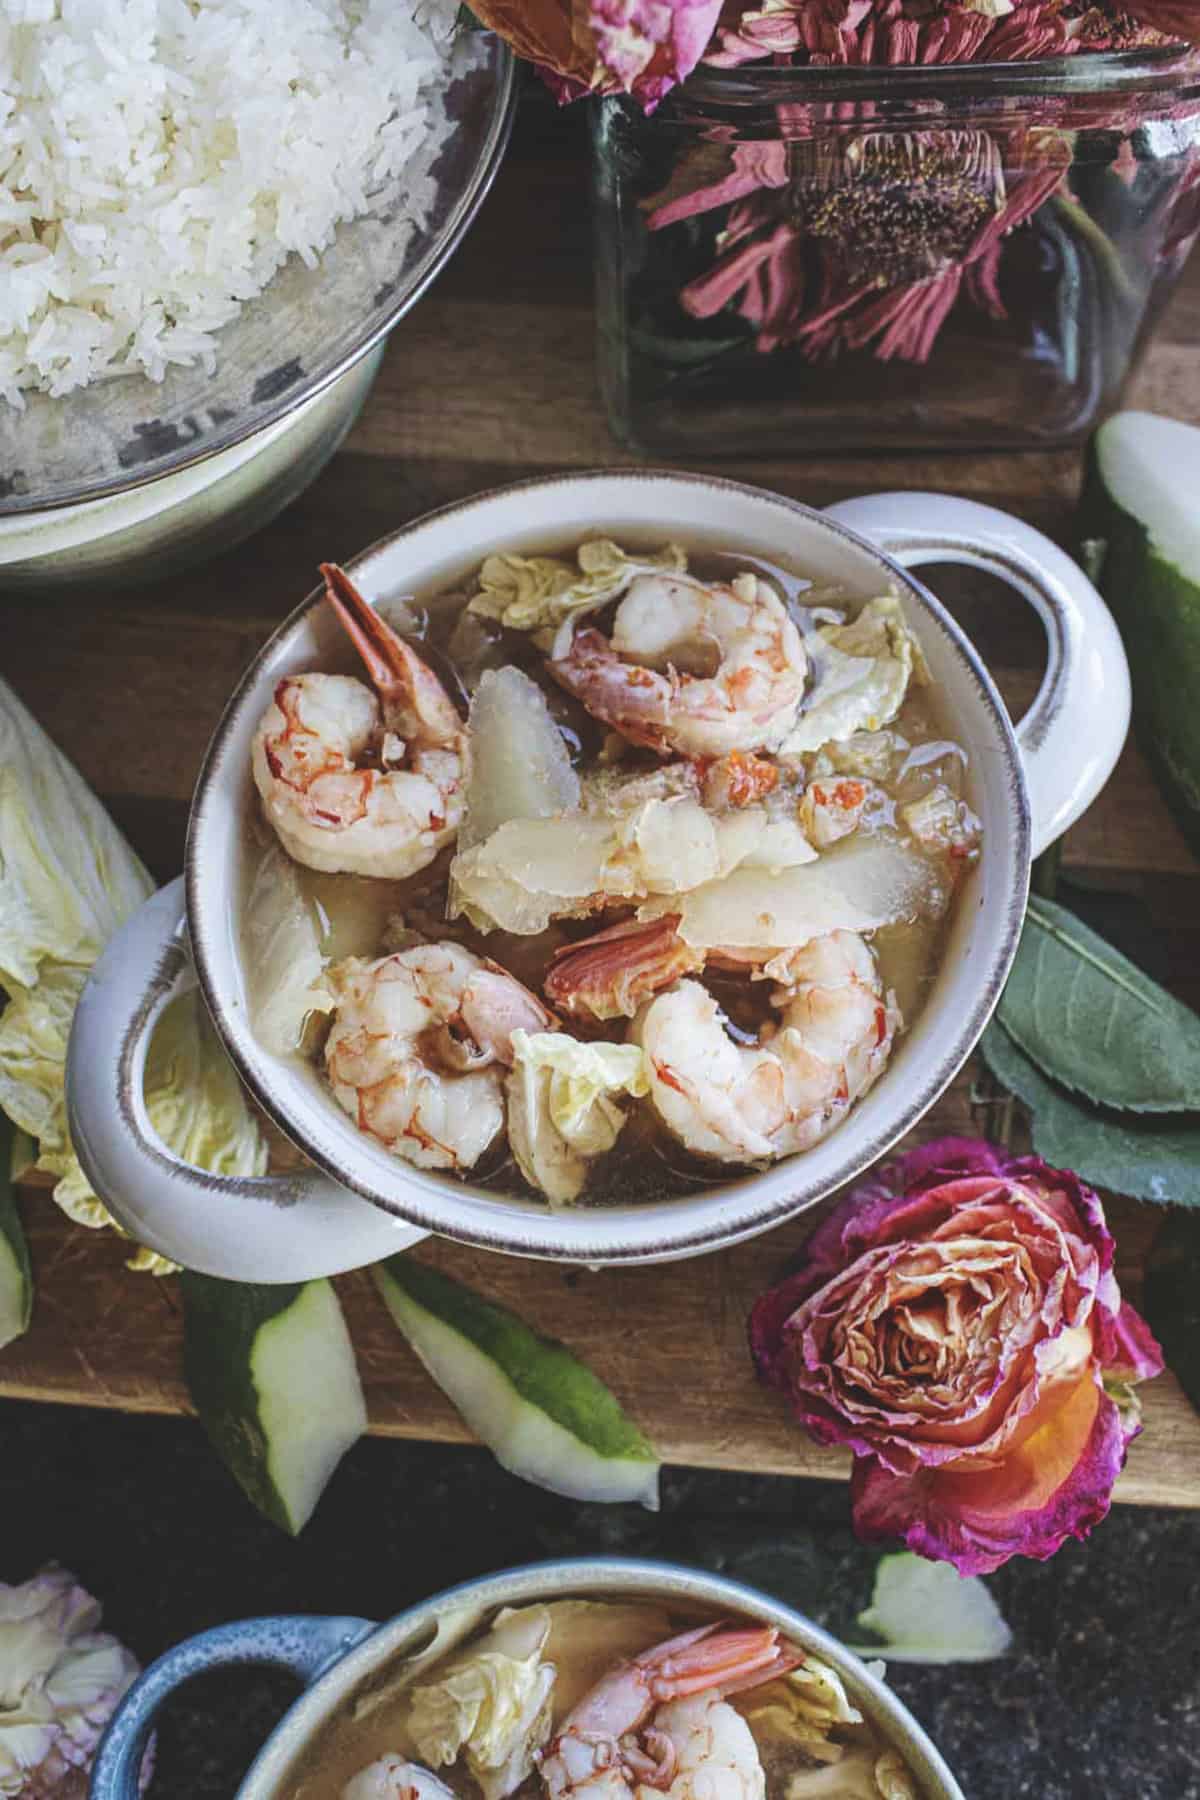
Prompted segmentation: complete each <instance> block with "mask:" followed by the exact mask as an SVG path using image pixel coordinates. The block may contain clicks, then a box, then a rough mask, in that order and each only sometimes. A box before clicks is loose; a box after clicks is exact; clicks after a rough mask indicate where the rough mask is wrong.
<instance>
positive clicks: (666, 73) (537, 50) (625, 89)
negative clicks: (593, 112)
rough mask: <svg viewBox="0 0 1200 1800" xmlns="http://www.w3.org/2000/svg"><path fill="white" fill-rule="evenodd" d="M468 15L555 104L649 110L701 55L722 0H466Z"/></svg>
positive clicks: (714, 24) (710, 34) (689, 69)
mask: <svg viewBox="0 0 1200 1800" xmlns="http://www.w3.org/2000/svg"><path fill="white" fill-rule="evenodd" d="M471 10H472V12H473V13H474V14H475V15H476V17H477V18H478V19H479V20H480V21H481V22H482V23H483V24H484V25H487V26H488V27H490V29H491V30H492V31H495V32H498V33H499V34H500V36H501V37H502V38H504V40H505V41H506V43H508V44H509V45H510V46H511V48H512V49H513V50H515V51H516V53H517V55H518V56H523V57H526V58H528V60H529V61H530V62H533V63H536V64H537V65H538V69H539V73H540V74H541V75H542V77H543V78H544V80H545V81H546V82H547V84H548V86H549V87H550V88H551V89H552V90H553V92H554V93H555V94H556V95H557V96H558V99H559V100H560V101H566V100H575V99H577V98H579V97H580V96H581V95H583V94H633V95H635V96H636V98H637V99H639V100H640V101H641V102H642V105H643V106H644V107H645V108H646V110H647V111H650V110H651V108H653V107H654V106H657V104H658V102H659V101H660V100H661V99H662V97H663V95H664V94H666V93H668V92H669V91H670V90H671V88H673V87H674V86H675V84H676V82H679V81H682V80H683V78H684V76H685V75H690V74H691V72H692V70H693V69H694V68H695V66H696V64H697V63H698V62H699V60H700V58H701V57H702V56H703V54H704V52H705V50H706V49H707V47H708V42H709V39H710V38H711V37H712V34H713V30H714V28H715V26H716V22H717V15H718V13H719V12H720V10H721V0H535V3H530V4H525V5H521V4H519V0H471Z"/></svg>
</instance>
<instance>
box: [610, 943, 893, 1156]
mask: <svg viewBox="0 0 1200 1800" xmlns="http://www.w3.org/2000/svg"><path fill="white" fill-rule="evenodd" d="M711 960H714V961H719V962H721V963H723V964H724V965H725V966H726V967H744V966H747V965H748V964H751V963H758V962H760V961H761V956H760V954H759V953H749V952H736V953H734V952H718V953H716V955H715V956H712V957H711ZM761 973H762V974H763V975H765V976H766V977H768V978H770V979H772V980H773V981H774V982H775V983H776V985H775V986H774V987H773V988H772V990H771V995H770V1000H771V1005H772V1008H773V1009H774V1010H775V1012H776V1013H777V1014H778V1018H777V1020H772V1021H771V1023H770V1024H768V1025H766V1026H764V1027H763V1029H762V1031H761V1032H760V1034H759V1037H758V1040H757V1041H756V1042H754V1043H752V1044H737V1043H735V1042H734V1041H733V1039H732V1038H731V1037H730V1036H729V1034H728V1032H727V1031H726V1030H725V1027H724V1019H723V1015H722V1013H721V1010H720V1008H719V1006H718V1005H717V1002H716V1001H715V1000H714V998H713V996H712V995H711V994H710V993H709V992H708V989H707V988H705V987H703V986H702V985H701V984H700V982H698V981H691V980H683V981H679V982H677V983H676V984H675V986H674V987H672V988H669V989H668V990H667V991H666V992H665V993H661V994H659V995H658V996H657V997H656V998H655V999H653V1000H651V1001H650V1003H649V1004H648V1006H646V1008H645V1009H644V1011H642V1012H641V1013H640V1014H639V1015H638V1017H637V1018H636V1019H635V1020H634V1022H633V1026H632V1028H631V1032H630V1035H631V1037H632V1038H633V1041H634V1042H635V1043H639V1044H640V1045H641V1046H642V1048H643V1050H644V1051H645V1052H646V1058H647V1070H646V1073H647V1076H648V1078H649V1082H650V1098H651V1101H652V1103H653V1105H654V1108H655V1110H656V1111H657V1113H658V1115H659V1117H660V1118H661V1119H662V1121H663V1123H664V1125H665V1126H666V1127H667V1129H668V1131H670V1132H671V1133H672V1134H673V1136H675V1137H676V1138H678V1139H679V1141H680V1143H682V1144H684V1145H685V1146H686V1147H687V1148H688V1149H689V1150H692V1151H694V1152H695V1153H696V1154H697V1155H699V1156H707V1157H714V1158H716V1159H717V1160H718V1161H720V1162H732V1163H746V1162H773V1161H775V1159H776V1158H778V1157H781V1156H790V1155H791V1154H792V1153H793V1152H795V1151H797V1150H807V1149H809V1148H810V1147H811V1146H812V1145H813V1144H815V1143H817V1142H818V1140H819V1139H820V1138H823V1137H825V1136H826V1134H827V1133H828V1132H830V1131H832V1130H833V1128H834V1126H835V1125H837V1124H839V1123H840V1121H841V1120H842V1119H843V1118H844V1117H845V1115H846V1113H847V1112H848V1111H849V1110H850V1108H851V1107H852V1106H853V1105H854V1103H855V1101H856V1100H859V1099H861V1097H862V1095H863V1094H865V1093H866V1092H867V1089H868V1088H869V1087H871V1085H872V1083H873V1082H874V1081H875V1080H876V1079H877V1078H878V1076H879V1075H880V1074H881V1072H882V1070H883V1069H884V1067H885V1066H886V1063H887V1060H888V1057H889V1056H890V1055H891V1050H892V1043H893V1041H894V1039H895V1035H896V1033H897V1031H899V1030H900V1029H901V1028H902V1025H903V1019H902V1018H901V1015H900V1010H899V1008H898V1006H897V1005H896V1000H895V996H894V995H893V994H888V995H887V996H886V997H885V996H884V993H883V989H882V984H881V982H880V979H879V973H878V970H877V969H876V967H875V959H874V957H873V956H872V954H871V951H870V950H869V948H868V947H867V945H866V944H865V943H864V942H863V940H862V938H860V937H858V936H857V935H856V934H855V933H854V932H851V931H834V932H830V933H829V934H828V935H827V936H826V937H820V938H814V939H813V941H812V942H811V943H809V944H805V945H804V946H803V947H802V948H800V949H797V950H785V951H781V952H779V953H777V954H776V955H774V956H773V957H770V958H769V959H768V960H767V961H766V962H765V964H763V966H762V969H761Z"/></svg>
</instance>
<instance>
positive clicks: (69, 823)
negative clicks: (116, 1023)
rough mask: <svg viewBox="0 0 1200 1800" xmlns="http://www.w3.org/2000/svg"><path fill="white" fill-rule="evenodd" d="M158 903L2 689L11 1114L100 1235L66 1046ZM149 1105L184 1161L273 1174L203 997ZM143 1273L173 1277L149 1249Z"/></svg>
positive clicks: (183, 1015)
mask: <svg viewBox="0 0 1200 1800" xmlns="http://www.w3.org/2000/svg"><path fill="white" fill-rule="evenodd" d="M153 891H154V884H153V882H152V881H151V879H150V876H149V875H148V874H147V872H146V870H145V869H144V868H143V866H142V864H141V862H140V861H139V860H138V858H137V857H136V856H135V855H134V853H133V851H132V850H131V848H130V847H129V845H128V844H127V843H126V841H125V839H124V838H123V837H122V835H121V833H120V832H119V831H118V830H117V828H116V826H115V825H114V824H113V822H112V820H111V819H110V818H109V816H108V814H107V812H106V811H105V810H104V808H103V806H101V804H100V802H99V800H98V799H97V798H96V796H95V794H93V793H92V790H91V789H90V788H89V787H88V785H87V783H86V782H85V781H84V780H83V778H82V777H81V776H80V774H79V773H78V771H77V770H76V769H75V768H74V767H73V765H72V764H71V763H70V762H68V761H67V758H66V757H65V756H64V755H63V754H62V752H61V751H60V750H59V749H58V748H57V747H56V745H55V744H53V743H52V742H51V740H50V738H49V737H47V735H46V733H45V732H44V731H43V730H42V728H41V726H40V725H38V723H37V722H36V720H35V719H34V718H33V717H32V715H31V714H30V713H29V712H28V711H27V710H26V708H25V707H24V706H23V705H22V703H21V702H20V700H18V699H17V696H16V695H15V694H14V693H13V691H12V689H11V688H10V687H8V685H7V684H6V683H5V682H4V681H2V680H0V993H2V995H3V1010H2V1011H0V1110H3V1111H4V1112H5V1113H7V1114H8V1116H9V1118H10V1119H11V1120H12V1121H13V1123H14V1124H15V1125H16V1126H18V1128H19V1129H21V1130H22V1131H27V1132H28V1133H29V1135H30V1136H31V1137H33V1138H35V1139H36V1140H37V1146H38V1159H37V1166H38V1168H39V1169H42V1170H44V1171H46V1172H48V1173H49V1174H52V1175H55V1176H57V1177H58V1181H57V1185H56V1187H55V1189H54V1198H55V1199H56V1200H57V1202H58V1204H59V1205H60V1206H61V1207H62V1208H63V1210H64V1211H65V1212H66V1213H68V1214H69V1216H70V1217H71V1218H72V1219H74V1220H76V1221H77V1222H78V1223H79V1224H81V1225H87V1226H90V1227H97V1226H105V1225H112V1224H113V1222H114V1221H113V1220H112V1218H111V1216H110V1215H109V1213H108V1211H107V1210H106V1208H105V1207H104V1206H103V1204H102V1203H101V1201H100V1200H99V1199H98V1198H97V1196H96V1195H95V1194H94V1193H93V1192H92V1190H91V1188H90V1187H89V1185H88V1182H87V1180H86V1177H85V1176H84V1173H83V1170H82V1169H81V1168H80V1166H79V1162H78V1159H77V1158H76V1156H75V1152H74V1150H73V1149H72V1147H71V1141H70V1138H69V1136H68V1133H67V1119H66V1102H65V1097H64V1092H63V1079H64V1073H65V1069H66V1059H67V1041H68V1038H69V1036H70V1031H71V1020H72V1018H73V1016H74V1012H75V1006H76V1003H77V1001H78V999H79V996H80V993H81V992H82V990H83V985H84V982H85V981H86V980H87V977H88V972H89V970H90V969H91V966H92V964H93V963H94V962H95V961H96V959H97V957H98V956H99V955H100V953H101V951H102V950H103V949H104V946H105V945H106V944H107V942H108V940H109V938H111V937H112V935H113V934H114V932H115V931H116V930H117V929H118V927H119V926H121V925H122V924H123V923H124V922H125V920H126V919H127V918H129V916H130V915H131V914H132V913H133V912H135V911H136V910H137V908H138V907H139V906H140V905H141V904H142V902H143V901H144V900H146V899H147V898H148V897H149V895H150V894H151V893H153ZM146 1101H147V1107H148V1110H149V1113H150V1118H151V1120H152V1122H153V1124H154V1127H155V1130H156V1131H157V1132H158V1133H159V1135H160V1136H161V1137H162V1139H163V1141H164V1143H166V1144H167V1146H168V1147H169V1148H170V1149H171V1150H173V1151H174V1152H175V1153H176V1154H177V1155H178V1156H181V1157H183V1158H184V1159H185V1160H187V1161H190V1162H193V1163H196V1164H197V1165H198V1166H199V1167H201V1168H205V1169H213V1170H216V1171H218V1172H220V1173H222V1174H238V1175H249V1174H261V1173H262V1171H263V1169H265V1167H266V1160H267V1152H266V1145H265V1143H264V1141H263V1139H262V1136H261V1133H260V1132H259V1130H258V1127H257V1125H256V1123H255V1121H254V1119H253V1117H252V1115H251V1113H250V1111H249V1109H248V1108H247V1106H246V1102H245V1099H244V1097H243V1094H242V1091H241V1088H240V1086H239V1084H238V1081H237V1078H236V1076H235V1075H234V1073H233V1070H232V1068H231V1067H230V1066H229V1064H228V1062H227V1061H226V1058H225V1053H224V1051H223V1050H222V1049H221V1047H220V1044H219V1042H218V1040H217V1037H216V1034H215V1033H214V1031H213V1029H212V1027H211V1025H210V1024H209V1022H208V1018H207V1015H206V1013H205V1011H204V1008H203V1006H202V1004H201V1003H200V1000H199V997H198V996H197V995H196V994H188V995H184V996H182V997H181V998H180V999H179V1000H177V1001H175V1002H174V1003H173V1004H172V1005H171V1006H170V1007H168V1008H167V1010H166V1011H165V1013H164V1014H163V1017H162V1019H161V1020H160V1022H159V1024H158V1027H157V1029H156V1031H155V1034H154V1038H153V1040H152V1042H151V1046H150V1052H149V1056H148V1059H147V1067H146ZM133 1266H134V1267H135V1268H140V1269H150V1270H153V1272H154V1273H156V1274H162V1273H165V1272H166V1271H167V1270H168V1269H169V1268H170V1267H171V1265H170V1264H169V1263H168V1262H166V1260H165V1259H164V1258H162V1257H160V1256H156V1255H155V1254H154V1253H153V1252H150V1251H146V1250H139V1251H138V1253H137V1255H136V1257H135V1258H134V1259H133Z"/></svg>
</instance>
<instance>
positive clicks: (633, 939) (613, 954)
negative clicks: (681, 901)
mask: <svg viewBox="0 0 1200 1800" xmlns="http://www.w3.org/2000/svg"><path fill="white" fill-rule="evenodd" d="M678 925H679V914H678V913H664V914H663V915H662V916H661V917H660V918H657V919H647V920H641V919H632V920H630V921H629V922H628V923H626V924H624V925H611V926H609V928H608V930H607V931H597V932H596V933H595V934H594V935H593V936H592V937H588V938H584V939H583V940H582V941H581V942H580V943H576V944H564V945H563V946H562V947H561V948H560V949H558V950H556V951H555V952H554V955H553V957H552V958H551V962H550V973H549V974H548V975H547V977H546V979H545V982H544V983H543V992H544V993H545V995H546V998H547V999H548V1000H549V1001H550V1003H551V1005H553V1006H556V1007H558V1008H559V1010H560V1011H561V1012H565V1013H567V1014H569V1015H570V1017H572V1018H576V1019H581V1018H587V1019H632V1018H633V1016H634V1014H635V1013H636V1012H637V1010H638V1008H639V1007H640V1006H641V1005H642V1003H643V1002H644V1001H646V1000H648V999H650V997H651V996H652V995H653V994H657V993H661V991H662V990H663V988H667V987H670V986H671V984H672V982H675V981H678V980H679V978H680V976H682V975H692V974H694V973H695V972H696V971H697V970H698V969H701V968H703V966H704V954H703V952H702V951H697V950H693V949H692V947H691V945H690V944H685V943H684V941H683V939H682V938H681V937H680V936H679V932H678V929H677V928H678Z"/></svg>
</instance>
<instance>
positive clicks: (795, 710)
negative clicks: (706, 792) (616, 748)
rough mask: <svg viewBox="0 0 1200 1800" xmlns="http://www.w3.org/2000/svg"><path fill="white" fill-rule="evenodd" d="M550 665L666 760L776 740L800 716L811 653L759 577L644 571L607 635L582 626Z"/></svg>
mask: <svg viewBox="0 0 1200 1800" xmlns="http://www.w3.org/2000/svg"><path fill="white" fill-rule="evenodd" d="M714 658H715V661H716V667H715V669H714V668H713V661H714ZM547 667H548V669H549V671H550V673H551V674H552V675H553V676H554V678H555V680H556V681H558V682H559V683H560V684H561V685H562V686H563V687H565V688H566V689H567V690H568V692H570V693H572V694H574V695H575V696H576V697H577V698H578V699H579V700H581V701H582V702H583V704H584V706H586V707H587V709H588V711H589V712H590V713H591V714H592V715H593V717H595V718H597V719H601V720H603V721H604V723H605V724H607V725H611V726H613V727H615V729H616V730H617V731H619V732H620V733H621V735H622V736H623V737H625V738H628V739H629V740H630V742H631V743H634V744H641V745H643V746H644V747H645V748H647V749H650V750H656V751H658V753H659V754H660V755H664V756H665V755H669V754H671V753H672V752H675V753H678V754H681V755H683V756H688V757H722V756H726V755H728V754H730V753H731V752H733V751H743V752H745V751H755V750H769V749H772V748H774V747H776V746H778V745H779V744H781V743H782V742H783V740H784V739H785V738H786V737H787V736H788V734H789V732H790V731H791V730H792V727H793V726H794V725H795V722H796V719H797V717H798V716H799V712H800V705H801V702H802V700H803V698H804V688H805V681H806V679H807V675H808V656H807V653H806V652H805V649H804V644H803V641H802V639H801V636H800V633H799V631H798V629H797V627H796V625H795V623H794V621H793V620H792V619H791V617H790V616H789V614H788V611H787V608H786V607H785V606H784V604H783V602H782V600H781V599H780V598H779V596H778V594H776V593H775V591H774V589H773V588H771V587H769V586H768V585H767V583H766V582H765V581H761V580H760V579H759V578H758V576H757V575H750V574H746V575H738V576H737V577H736V578H735V579H734V581H733V582H732V583H730V584H726V583H725V582H704V581H698V580H697V579H696V578H695V577H694V576H691V575H640V576H638V578H637V580H636V581H634V582H632V583H631V585H630V587H629V591H628V592H627V594H626V595H625V598H624V599H623V600H622V601H621V603H620V605H619V606H618V608H617V612H616V618H615V619H614V621H613V632H612V637H611V638H606V637H605V636H604V634H603V633H602V632H600V631H597V630H596V629H595V628H594V627H590V626H589V627H586V628H584V629H582V630H579V631H577V632H576V633H575V636H574V638H573V640H572V642H571V646H570V649H569V650H568V652H567V654H566V655H565V656H563V657H557V658H552V659H551V660H550V662H549V663H548V664H547Z"/></svg>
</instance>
